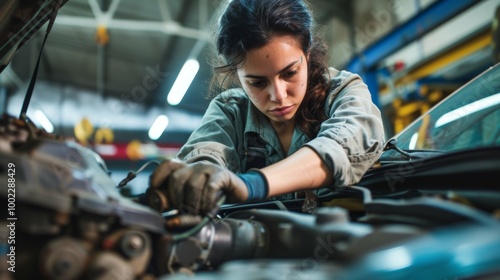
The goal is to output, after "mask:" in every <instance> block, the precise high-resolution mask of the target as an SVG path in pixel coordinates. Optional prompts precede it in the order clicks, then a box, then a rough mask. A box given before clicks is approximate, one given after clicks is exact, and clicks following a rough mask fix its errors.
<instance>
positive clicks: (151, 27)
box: [56, 15, 209, 40]
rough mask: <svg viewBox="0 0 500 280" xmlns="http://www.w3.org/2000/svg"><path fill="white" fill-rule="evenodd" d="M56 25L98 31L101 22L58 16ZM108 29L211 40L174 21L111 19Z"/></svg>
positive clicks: (195, 30)
mask: <svg viewBox="0 0 500 280" xmlns="http://www.w3.org/2000/svg"><path fill="white" fill-rule="evenodd" d="M56 24H57V25H59V26H61V25H66V26H75V27H83V28H92V29H96V28H97V26H98V24H99V22H98V21H97V20H96V19H95V18H89V17H73V16H65V15H58V16H57V18H56ZM106 27H107V28H108V29H114V30H126V31H138V32H160V33H165V34H170V35H177V36H181V37H187V38H192V39H201V40H208V38H209V36H208V34H207V32H206V31H203V30H198V29H194V28H189V27H184V26H181V25H180V24H179V23H177V22H174V21H170V22H161V21H142V20H122V19H110V21H109V22H108V23H107V25H106Z"/></svg>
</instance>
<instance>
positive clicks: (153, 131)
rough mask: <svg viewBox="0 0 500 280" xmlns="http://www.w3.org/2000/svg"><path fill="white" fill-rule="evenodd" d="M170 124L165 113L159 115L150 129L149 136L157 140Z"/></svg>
mask: <svg viewBox="0 0 500 280" xmlns="http://www.w3.org/2000/svg"><path fill="white" fill-rule="evenodd" d="M167 126H168V117H167V116H165V115H159V116H158V117H157V118H156V120H155V121H154V123H153V125H152V126H151V128H150V129H149V133H148V136H149V138H151V140H157V139H158V138H160V136H161V134H162V133H163V131H165V128H167Z"/></svg>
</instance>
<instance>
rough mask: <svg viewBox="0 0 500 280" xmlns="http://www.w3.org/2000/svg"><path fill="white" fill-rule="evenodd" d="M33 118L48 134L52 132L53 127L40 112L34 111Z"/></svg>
mask: <svg viewBox="0 0 500 280" xmlns="http://www.w3.org/2000/svg"><path fill="white" fill-rule="evenodd" d="M33 118H34V119H35V120H36V121H37V122H38V123H39V124H40V125H41V126H42V127H43V129H45V131H47V132H48V133H52V132H54V125H52V123H51V122H50V120H49V118H47V116H46V115H45V114H44V113H43V112H42V111H40V110H35V112H34V113H33Z"/></svg>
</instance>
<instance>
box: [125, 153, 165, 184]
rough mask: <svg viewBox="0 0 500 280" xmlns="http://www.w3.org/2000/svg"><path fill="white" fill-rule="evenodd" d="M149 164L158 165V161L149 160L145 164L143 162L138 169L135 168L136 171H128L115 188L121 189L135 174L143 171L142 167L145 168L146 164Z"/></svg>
mask: <svg viewBox="0 0 500 280" xmlns="http://www.w3.org/2000/svg"><path fill="white" fill-rule="evenodd" d="M150 164H156V166H158V165H160V163H159V162H157V161H155V160H151V161H148V162H146V163H145V164H143V165H142V166H141V167H140V168H139V169H137V171H129V172H128V174H127V177H125V179H123V180H121V181H120V183H119V184H118V186H117V188H118V189H121V188H123V187H124V186H126V185H127V184H128V182H130V181H132V180H133V179H134V178H135V177H136V176H137V174H139V173H141V172H142V171H144V169H146V167H148V165H150Z"/></svg>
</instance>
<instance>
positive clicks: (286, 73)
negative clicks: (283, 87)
mask: <svg viewBox="0 0 500 280" xmlns="http://www.w3.org/2000/svg"><path fill="white" fill-rule="evenodd" d="M295 74H297V71H288V72H285V73H283V77H284V78H291V77H293V76H295Z"/></svg>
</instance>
